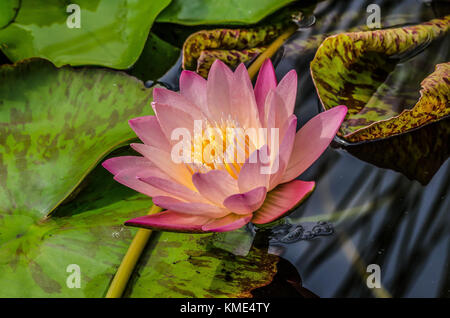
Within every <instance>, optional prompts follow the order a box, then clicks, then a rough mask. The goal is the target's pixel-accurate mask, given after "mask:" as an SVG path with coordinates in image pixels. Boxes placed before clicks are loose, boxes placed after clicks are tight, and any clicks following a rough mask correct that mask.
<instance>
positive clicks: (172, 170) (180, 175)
mask: <svg viewBox="0 0 450 318" xmlns="http://www.w3.org/2000/svg"><path fill="white" fill-rule="evenodd" d="M131 147H132V148H133V149H134V150H136V151H137V152H139V153H140V154H141V155H143V156H144V157H146V158H147V159H148V160H150V161H151V162H152V163H153V164H154V165H155V166H156V167H158V168H159V169H161V171H163V172H165V173H166V174H167V175H168V176H169V177H171V178H172V179H174V180H176V181H178V182H180V183H181V184H183V185H185V186H186V187H188V188H189V189H191V190H195V187H194V184H193V183H192V176H191V173H190V172H189V170H188V169H187V168H186V166H185V165H184V164H176V163H174V162H173V161H172V158H171V155H170V153H168V152H165V151H162V150H160V149H158V148H156V147H153V146H148V145H145V144H131Z"/></svg>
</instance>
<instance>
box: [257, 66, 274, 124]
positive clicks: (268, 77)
mask: <svg viewBox="0 0 450 318" xmlns="http://www.w3.org/2000/svg"><path fill="white" fill-rule="evenodd" d="M276 87H277V78H276V76H275V70H274V68H273V65H272V61H271V60H270V59H267V60H265V61H264V62H263V64H262V66H261V68H260V70H259V73H258V78H257V79H256V84H255V99H256V104H257V106H258V111H259V118H260V121H261V123H264V122H265V118H266V114H265V111H264V107H265V106H264V105H265V104H266V97H267V94H268V93H269V91H270V90H271V89H275V88H276Z"/></svg>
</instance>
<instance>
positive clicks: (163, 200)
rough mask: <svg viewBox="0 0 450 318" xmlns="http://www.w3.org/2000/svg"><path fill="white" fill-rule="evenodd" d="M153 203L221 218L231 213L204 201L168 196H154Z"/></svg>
mask: <svg viewBox="0 0 450 318" xmlns="http://www.w3.org/2000/svg"><path fill="white" fill-rule="evenodd" d="M153 203H154V204H156V205H157V206H160V207H162V208H164V209H168V210H172V211H175V212H179V213H185V214H192V215H202V216H208V217H212V218H221V217H224V216H225V215H228V214H230V213H231V211H228V210H226V209H224V208H221V207H218V206H216V205H212V204H207V203H202V202H186V201H181V200H178V199H175V198H173V197H168V196H156V197H153Z"/></svg>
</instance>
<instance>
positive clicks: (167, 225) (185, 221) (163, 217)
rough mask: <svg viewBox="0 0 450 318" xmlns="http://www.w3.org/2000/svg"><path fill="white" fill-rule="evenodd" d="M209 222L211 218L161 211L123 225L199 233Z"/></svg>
mask: <svg viewBox="0 0 450 318" xmlns="http://www.w3.org/2000/svg"><path fill="white" fill-rule="evenodd" d="M209 221H211V218H208V217H203V216H197V215H189V214H183V213H177V212H174V211H170V210H167V211H162V212H159V213H156V214H152V215H145V216H140V217H137V218H134V219H131V220H128V221H126V222H125V225H129V226H137V227H143V228H146V229H154V230H164V231H175V232H187V233H201V232H204V231H203V230H202V225H203V224H205V223H207V222H209Z"/></svg>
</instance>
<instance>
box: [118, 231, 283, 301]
mask: <svg viewBox="0 0 450 318" xmlns="http://www.w3.org/2000/svg"><path fill="white" fill-rule="evenodd" d="M214 242H215V239H214V234H184V233H171V232H163V233H161V235H160V236H159V237H158V238H157V240H155V241H154V242H153V244H152V243H151V244H150V248H149V249H147V251H146V252H145V254H144V255H143V260H142V262H141V264H140V265H139V267H138V268H137V270H136V271H135V274H134V275H133V277H132V279H131V281H130V284H129V288H128V290H127V291H126V292H125V297H139V298H141V297H251V293H250V292H251V291H252V290H253V289H255V288H257V287H261V286H265V285H267V284H269V283H270V282H271V281H272V280H273V277H274V276H275V274H276V265H277V262H278V260H279V258H278V256H275V255H271V254H268V253H267V247H266V248H265V249H264V248H257V247H255V246H253V247H252V249H251V250H250V252H249V254H248V255H247V256H245V257H243V256H236V255H234V254H232V253H229V252H226V251H224V250H222V249H218V248H216V247H215V246H214ZM193 282H194V283H193Z"/></svg>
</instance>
